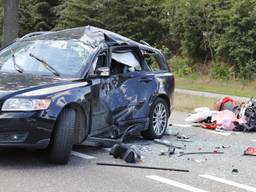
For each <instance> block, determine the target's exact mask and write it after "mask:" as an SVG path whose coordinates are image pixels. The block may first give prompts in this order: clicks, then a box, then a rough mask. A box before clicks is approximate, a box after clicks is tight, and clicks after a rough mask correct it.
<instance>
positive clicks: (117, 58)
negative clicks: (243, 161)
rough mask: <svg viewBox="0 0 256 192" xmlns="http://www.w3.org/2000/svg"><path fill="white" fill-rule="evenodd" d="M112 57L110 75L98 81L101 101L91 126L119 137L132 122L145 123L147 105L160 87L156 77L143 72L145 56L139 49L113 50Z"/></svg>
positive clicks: (124, 48)
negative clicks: (157, 87)
mask: <svg viewBox="0 0 256 192" xmlns="http://www.w3.org/2000/svg"><path fill="white" fill-rule="evenodd" d="M110 57H111V61H110V63H109V66H110V76H109V77H107V78H99V79H98V80H99V81H100V82H99V84H100V86H99V87H98V90H99V91H98V93H97V94H98V95H97V96H96V95H94V98H96V97H98V99H99V100H98V103H97V105H95V106H98V108H94V110H93V111H94V114H96V115H94V125H93V126H92V127H93V129H94V130H96V129H97V130H98V131H97V134H104V136H111V137H116V136H120V135H121V134H122V133H123V132H124V131H125V130H126V129H127V127H128V126H129V124H131V123H133V124H135V123H136V122H143V121H144V122H145V124H146V120H147V119H146V118H147V117H146V116H147V115H146V114H147V111H148V103H149V101H150V98H151V97H152V96H153V94H154V91H155V90H156V86H157V84H156V82H155V80H154V76H153V75H152V74H150V73H147V72H146V71H144V70H143V69H144V66H143V56H142V54H141V52H140V50H139V49H138V48H136V47H129V46H127V47H126V46H124V47H120V46H119V47H114V48H112V49H111V55H110ZM94 92H95V91H94ZM97 114H98V115H97ZM97 116H98V117H97ZM99 119H100V121H101V123H100V125H99ZM96 125H97V126H96ZM96 127H97V128H96Z"/></svg>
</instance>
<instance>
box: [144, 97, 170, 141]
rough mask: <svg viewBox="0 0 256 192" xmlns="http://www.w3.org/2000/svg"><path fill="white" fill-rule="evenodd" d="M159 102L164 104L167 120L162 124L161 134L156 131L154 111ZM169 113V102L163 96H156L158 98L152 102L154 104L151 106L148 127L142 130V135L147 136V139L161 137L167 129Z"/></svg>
mask: <svg viewBox="0 0 256 192" xmlns="http://www.w3.org/2000/svg"><path fill="white" fill-rule="evenodd" d="M159 104H162V106H164V108H165V111H166V122H165V125H163V126H162V128H163V130H161V133H160V134H158V133H157V132H156V131H155V129H154V126H153V115H154V111H155V109H156V107H157V106H158V105H159ZM169 113H170V112H169V109H168V105H167V102H166V101H165V100H164V99H162V98H159V97H158V98H156V100H155V101H154V103H153V104H152V106H151V108H150V112H149V126H148V129H147V130H145V131H142V132H141V135H142V137H143V138H145V139H160V138H162V137H163V135H164V133H165V131H166V128H167V125H168V118H169Z"/></svg>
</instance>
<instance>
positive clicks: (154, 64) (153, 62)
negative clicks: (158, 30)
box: [142, 51, 168, 71]
mask: <svg viewBox="0 0 256 192" xmlns="http://www.w3.org/2000/svg"><path fill="white" fill-rule="evenodd" d="M142 53H143V56H144V59H145V63H146V65H147V66H148V67H149V68H150V70H151V71H163V70H164V71H165V70H167V69H168V67H167V66H166V64H165V63H164V62H163V60H161V56H160V55H159V54H157V53H155V52H148V51H142Z"/></svg>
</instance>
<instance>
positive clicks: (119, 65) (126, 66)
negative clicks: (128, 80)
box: [110, 50, 142, 74]
mask: <svg viewBox="0 0 256 192" xmlns="http://www.w3.org/2000/svg"><path fill="white" fill-rule="evenodd" d="M110 70H111V74H121V73H127V72H134V71H141V70H142V69H141V65H140V62H139V60H138V59H137V58H136V55H135V54H134V53H133V52H132V51H130V50H122V51H115V52H113V53H112V61H111V67H110Z"/></svg>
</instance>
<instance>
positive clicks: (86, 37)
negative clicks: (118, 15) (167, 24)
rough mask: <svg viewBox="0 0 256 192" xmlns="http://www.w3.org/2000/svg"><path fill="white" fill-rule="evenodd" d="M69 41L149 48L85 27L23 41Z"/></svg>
mask: <svg viewBox="0 0 256 192" xmlns="http://www.w3.org/2000/svg"><path fill="white" fill-rule="evenodd" d="M28 39H29V40H50V39H51V40H53V39H54V40H70V39H77V40H80V41H83V42H84V43H86V44H89V45H90V46H92V47H98V46H101V45H104V44H105V45H115V44H116V45H121V44H124V45H131V46H139V47H144V48H148V49H149V48H150V49H152V47H151V46H148V45H144V44H141V43H138V42H136V41H133V40H131V39H129V38H126V37H124V36H122V35H119V34H117V33H114V32H111V31H108V30H105V29H101V28H97V27H93V26H85V27H78V28H72V29H66V30H61V31H56V32H46V33H43V34H40V35H37V36H32V37H30V38H25V39H24V40H28Z"/></svg>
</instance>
